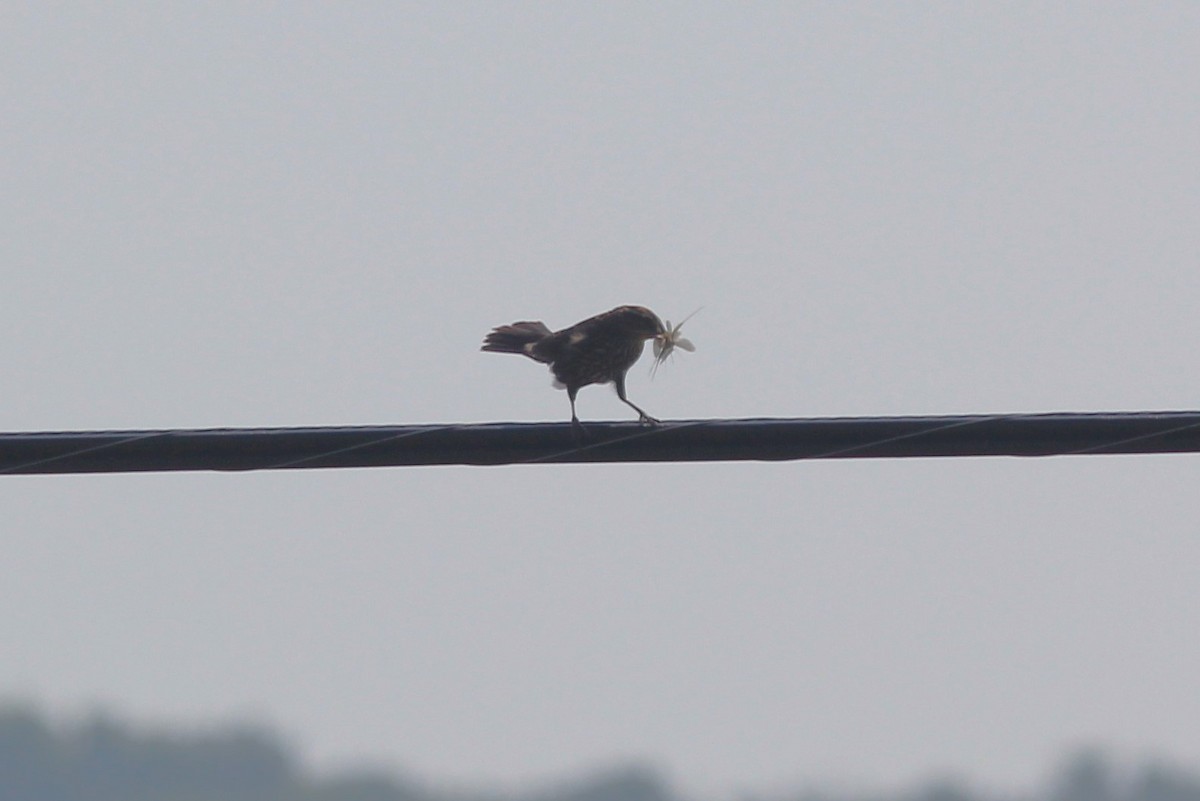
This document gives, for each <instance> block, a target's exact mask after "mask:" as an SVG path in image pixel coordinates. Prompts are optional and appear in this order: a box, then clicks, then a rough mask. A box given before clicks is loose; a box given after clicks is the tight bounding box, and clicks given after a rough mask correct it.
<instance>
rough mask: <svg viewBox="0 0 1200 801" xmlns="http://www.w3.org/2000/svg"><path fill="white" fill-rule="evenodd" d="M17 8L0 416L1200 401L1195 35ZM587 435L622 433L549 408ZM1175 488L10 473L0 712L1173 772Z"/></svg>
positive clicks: (976, 479)
mask: <svg viewBox="0 0 1200 801" xmlns="http://www.w3.org/2000/svg"><path fill="white" fill-rule="evenodd" d="M118 6H119V10H114V7H113V5H112V4H90V3H10V4H8V5H7V6H6V7H5V8H4V9H3V10H2V11H0V65H2V67H3V73H2V74H3V83H4V88H3V109H4V111H3V122H0V165H2V170H3V172H2V180H3V191H2V192H0V203H2V204H3V207H2V208H0V255H2V259H0V265H2V269H3V270H4V282H3V287H4V289H3V292H2V293H0V326H3V332H4V335H3V337H2V338H0V348H2V349H3V350H2V353H0V363H2V364H3V368H2V375H3V379H4V380H3V385H4V387H5V391H4V395H3V399H4V402H3V407H2V409H0V428H3V429H5V430H13V431H29V430H64V429H110V428H154V427H209V426H285V425H334V424H387V423H419V422H470V421H504V420H565V419H567V417H568V415H569V409H568V404H567V398H566V396H565V394H564V393H562V392H557V391H554V390H553V389H551V387H550V381H549V375H548V374H547V373H546V371H545V369H544V368H543V367H541V366H540V365H535V364H533V363H531V362H529V361H528V360H524V359H520V358H517V357H511V356H497V355H494V354H485V353H480V352H479V350H478V348H479V344H480V340H481V339H482V336H483V335H484V334H485V333H486V332H487V330H488V329H489V328H490V327H491V326H493V325H497V324H500V323H506V322H511V321H513V320H521V319H542V320H545V321H546V323H547V324H549V325H550V326H551V327H561V326H565V325H569V324H571V323H574V322H576V321H578V320H580V319H582V318H584V317H587V316H589V315H591V314H594V313H596V312H599V311H603V310H606V309H609V308H611V307H613V306H616V305H618V304H621V303H639V304H644V305H647V306H649V307H651V308H652V309H654V310H656V311H657V312H658V313H659V314H660V315H661V316H663V317H667V318H670V319H672V320H677V319H679V318H680V317H682V316H683V315H685V314H687V313H688V312H691V311H692V310H693V309H695V308H697V307H700V306H703V307H704V310H703V311H702V312H701V313H700V314H699V315H697V316H696V317H695V318H694V319H692V321H691V322H690V323H689V324H688V328H687V329H685V330H686V333H687V334H688V335H689V336H690V338H691V339H692V340H693V341H695V343H696V344H697V346H698V351H697V352H696V353H694V354H682V355H681V356H680V358H678V359H676V360H675V362H674V363H673V364H672V365H669V366H668V367H667V368H666V369H664V370H662V371H660V373H659V375H658V377H657V378H656V380H654V381H653V382H651V381H650V379H649V376H648V374H647V373H648V366H649V358H648V357H646V358H645V359H644V360H643V362H642V363H640V364H639V365H637V366H636V367H635V368H634V369H633V371H632V372H631V374H630V379H629V386H630V396H631V398H632V399H633V400H634V401H635V402H636V403H638V404H639V405H640V406H642V407H644V408H645V409H646V410H647V411H648V412H650V413H651V414H654V415H656V416H659V417H662V418H666V419H670V418H697V417H752V416H785V417H803V416H824V415H868V414H869V415H880V414H882V415H890V414H942V413H981V412H1021V411H1093V410H1105V411H1113V410H1134V409H1189V408H1196V407H1197V406H1198V405H1200V364H1198V363H1197V357H1196V346H1195V341H1196V336H1197V332H1198V328H1200V324H1198V323H1197V306H1198V305H1200V269H1198V266H1200V225H1198V220H1200V144H1198V143H1200V78H1198V77H1197V76H1200V5H1198V4H1196V3H1192V2H1176V3H1138V4H1130V3H1098V2H1087V3H1064V2H1056V3H986V4H983V3H973V4H967V3H952V2H946V3H905V4H896V3H882V2H881V3H850V2H841V3H812V4H800V3H782V4H774V3H772V4H766V3H761V4H742V3H722V4H717V3H660V4H642V3H603V4H601V3H591V4H569V3H557V4H551V3H544V4H542V3H537V4H535V3H471V4H467V3H455V4H446V5H442V4H433V3H429V4H412V5H406V4H396V3H292V4H279V3H245V2H238V3H162V2H153V3H150V2H147V3H132V2H131V3H123V4H118ZM579 413H580V416H581V417H582V418H583V419H584V420H588V419H630V417H631V414H630V411H629V410H628V409H627V408H626V407H624V406H622V405H621V404H620V403H619V402H618V401H617V399H616V398H615V396H614V395H613V393H612V392H611V390H610V389H608V388H589V389H585V390H584V391H583V392H582V393H581V394H580V398H579ZM1198 486H1200V461H1197V459H1195V458H1193V457H1190V456H1163V457H1098V456H1090V457H1076V458H1054V459H1046V460H1016V459H967V460H901V461H866V462H841V463H837V462H821V463H784V464H750V463H744V464H706V465H609V466H558V467H553V466H538V467H520V468H430V469H420V468H413V469H387V470H346V471H303V472H293V473H261V474H244V475H218V474H203V473H192V474H174V475H136V476H83V477H5V478H0V504H2V508H3V509H4V510H5V523H4V526H3V543H4V549H5V559H4V574H5V579H4V581H3V582H0V610H3V611H2V612H0V654H3V656H2V658H0V693H3V694H7V695H10V696H13V697H20V698H33V699H36V700H38V701H40V702H42V703H44V704H45V705H46V706H47V707H48V708H50V709H51V710H53V711H55V712H57V713H61V714H75V713H78V712H80V711H82V710H86V709H87V708H89V706H91V705H93V704H104V705H108V706H110V707H112V708H114V709H117V710H120V711H123V712H128V713H130V714H132V715H134V716H135V717H137V718H138V719H146V720H154V721H181V722H187V723H192V722H197V723H199V722H205V721H214V720H222V719H227V718H247V717H248V718H254V719H262V720H266V721H269V722H272V723H275V724H278V725H279V726H281V727H282V728H283V729H284V730H285V731H287V732H288V733H289V734H290V735H291V736H293V737H294V738H295V740H296V742H297V743H298V744H299V745H300V746H301V747H302V748H303V749H304V751H305V753H307V754H309V755H311V756H312V757H313V758H314V759H317V760H319V761H320V762H321V763H322V764H327V765H328V764H344V763H345V762H347V761H355V760H359V759H373V760H381V761H387V762H391V763H393V764H395V765H398V766H400V767H402V768H405V769H408V770H412V771H415V772H417V773H418V774H419V775H422V776H425V777H428V778H430V779H433V780H439V781H440V780H445V781H454V782H459V781H466V782H475V781H485V780H486V781H503V782H522V781H527V780H534V779H543V778H548V777H556V776H562V775H564V774H566V773H569V772H573V771H576V770H579V769H582V768H585V767H593V766H596V765H599V764H604V763H608V762H612V761H615V760H623V759H626V758H634V757H636V758H646V759H649V760H652V761H653V762H654V763H656V764H660V765H662V766H663V767H665V768H666V769H668V770H669V771H670V773H671V775H672V776H674V777H675V778H676V779H678V781H679V782H680V784H681V785H683V786H684V787H686V788H693V789H696V790H705V791H710V792H714V793H722V792H726V791H729V790H731V789H735V788H763V787H768V786H779V785H786V784H788V783H789V782H793V781H802V780H810V779H811V780H816V781H821V780H829V779H841V778H848V779H854V780H865V781H870V782H880V783H888V784H891V783H895V782H901V781H907V780H910V779H913V778H916V777H919V776H923V775H926V774H928V773H929V772H936V771H939V770H943V769H955V770H959V769H961V770H962V771H965V772H967V773H969V774H970V775H973V776H976V777H979V778H981V779H983V780H987V781H997V782H1017V783H1020V782H1024V781H1026V780H1028V779H1031V778H1032V777H1035V776H1037V775H1038V774H1039V773H1040V772H1041V771H1043V770H1044V769H1045V768H1046V767H1047V762H1048V761H1049V760H1052V759H1053V758H1055V757H1057V756H1058V755H1060V754H1061V752H1062V750H1063V749H1064V748H1067V747H1069V746H1072V745H1075V744H1078V743H1083V742H1088V743H1092V742H1094V743H1102V744H1109V745H1112V746H1114V747H1115V748H1117V749H1120V750H1123V751H1124V752H1126V753H1129V754H1131V755H1140V754H1143V753H1152V752H1153V753H1160V754H1165V755H1167V756H1170V757H1174V758H1177V759H1180V760H1185V761H1189V762H1191V763H1193V764H1195V763H1196V762H1200V740H1197V737H1196V721H1197V720H1200V639H1198V638H1197V636H1196V632H1197V630H1198V628H1200V536H1198V535H1200V523H1198V522H1197V519H1198V514H1197V506H1198V497H1200V493H1198V490H1197V487H1198Z"/></svg>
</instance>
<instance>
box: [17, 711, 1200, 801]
mask: <svg viewBox="0 0 1200 801" xmlns="http://www.w3.org/2000/svg"><path fill="white" fill-rule="evenodd" d="M0 800H2V801H692V800H691V799H687V798H685V797H683V796H681V795H680V794H678V793H677V792H676V791H674V790H673V789H672V788H671V787H670V786H669V784H668V783H667V782H666V781H665V780H664V779H663V778H662V776H661V775H659V774H658V773H657V772H655V771H653V770H651V769H648V768H645V767H640V766H634V767H629V768H624V769H615V770H611V771H607V772H602V773H599V774H595V775H592V776H588V777H583V778H579V779H576V780H574V781H566V782H561V783H558V784H556V785H554V786H553V787H550V788H541V789H533V790H530V791H528V792H526V793H511V792H509V793H500V792H496V793H489V792H487V791H486V790H479V791H462V790H454V791H451V790H445V789H437V788H434V787H432V786H429V785H425V784H421V783H419V782H416V781H413V780H411V779H408V778H405V777H401V776H397V775H393V774H390V773H384V772H379V771H367V770H362V771H358V772H350V773H345V774H341V775H336V776H316V775H314V774H313V773H312V772H311V771H308V770H305V769H304V768H303V766H302V765H300V764H299V760H298V759H297V757H296V756H295V754H294V753H293V752H292V751H291V750H290V749H288V748H287V747H286V746H285V745H284V744H283V742H282V741H281V740H280V738H279V737H278V736H277V735H275V734H273V733H272V732H270V731H268V730H265V729H260V728H249V727H237V726H230V727H226V728H223V729H219V730H210V731H204V732H198V731H162V730H157V731H146V730H139V729H136V728H135V727H133V726H130V725H129V724H127V723H123V722H121V721H119V720H116V719H114V718H112V717H110V716H107V715H93V716H92V717H91V718H90V719H88V720H85V721H82V722H78V723H75V724H71V725H56V724H54V723H52V722H51V721H49V720H48V719H47V718H46V716H44V715H41V714H39V713H38V712H36V711H34V710H31V709H29V708H26V707H20V706H8V707H0ZM733 801H1200V774H1197V773H1195V772H1189V771H1186V770H1183V769H1181V768H1178V767H1173V766H1169V765H1166V764H1161V763H1147V764H1143V765H1140V766H1134V767H1125V768H1118V767H1117V766H1116V765H1115V764H1114V763H1113V762H1112V761H1110V760H1109V759H1107V758H1106V757H1105V756H1104V755H1103V754H1101V753H1100V752H1098V751H1087V752H1082V753H1080V754H1078V755H1076V756H1074V757H1073V758H1071V759H1069V760H1067V761H1066V762H1065V763H1064V764H1063V766H1062V768H1061V769H1060V770H1058V771H1057V772H1056V773H1055V774H1054V775H1053V776H1052V777H1051V779H1050V780H1049V781H1048V782H1047V783H1046V786H1045V787H1043V788H1039V789H1036V790H1032V791H1030V792H1029V793H1028V794H1025V795H1017V796H1014V795H998V794H996V793H989V792H986V791H983V790H978V789H973V788H972V787H971V786H970V785H968V784H967V783H965V782H959V781H944V780H943V781H937V782H932V783H929V784H926V785H923V786H920V787H917V788H915V789H908V790H901V791H896V792H892V793H880V792H875V793H867V794H864V793H852V792H841V793H839V792H834V791H819V790H805V791H797V792H795V793H791V794H780V795H772V796H742V797H740V798H737V799H733Z"/></svg>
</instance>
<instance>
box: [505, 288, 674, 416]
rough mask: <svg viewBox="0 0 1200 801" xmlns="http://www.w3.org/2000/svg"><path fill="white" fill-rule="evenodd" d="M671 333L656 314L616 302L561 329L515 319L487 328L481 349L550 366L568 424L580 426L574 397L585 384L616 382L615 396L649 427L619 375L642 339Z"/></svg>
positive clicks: (636, 354)
mask: <svg viewBox="0 0 1200 801" xmlns="http://www.w3.org/2000/svg"><path fill="white" fill-rule="evenodd" d="M670 335H671V332H670V331H669V330H668V329H667V327H666V326H664V325H663V323H662V321H661V320H659V319H658V315H656V314H655V313H654V312H652V311H650V310H649V309H647V308H645V307H642V306H618V307H617V308H615V309H613V310H612V311H607V312H604V313H603V314H597V315H596V316H595V317H589V318H587V319H586V320H584V321H582V322H579V323H576V324H575V325H573V326H571V327H570V328H564V329H563V330H561V331H551V330H550V329H549V328H547V327H546V324H545V323H542V322H536V323H535V322H520V323H513V324H512V325H502V326H498V327H497V328H494V329H492V332H491V333H490V334H488V335H487V338H486V339H484V341H483V347H482V348H481V350H486V351H491V352H493V353H520V354H523V355H525V356H528V357H529V358H531V359H533V360H534V361H538V362H542V363H543V364H548V365H550V372H552V373H553V374H554V385H555V386H556V387H558V388H559V389H566V390H567V397H568V398H570V399H571V423H572V424H573V425H574V426H576V428H580V427H581V426H580V423H579V417H578V416H577V415H576V414H575V396H576V395H577V394H578V393H579V390H580V389H581V388H583V387H586V386H587V385H588V384H607V383H609V382H610V381H611V382H612V383H613V384H614V385H616V389H617V397H618V398H620V399H621V400H622V402H624V403H625V404H627V405H628V406H630V407H632V408H633V410H634V411H636V412H637V413H638V420H639V422H642V423H647V424H650V425H654V424H656V423H657V422H658V421H657V420H655V419H654V418H653V417H651V416H650V415H648V414H646V413H645V412H644V411H642V410H641V409H640V408H638V407H637V406H636V405H635V404H634V403H633V402H632V401H630V400H629V398H627V397H625V373H626V372H627V371H628V370H629V368H630V367H632V366H633V363H634V362H636V361H637V360H638V357H639V356H641V355H642V349H643V347H644V346H645V344H646V340H648V339H655V340H660V339H662V338H664V337H669V336H670Z"/></svg>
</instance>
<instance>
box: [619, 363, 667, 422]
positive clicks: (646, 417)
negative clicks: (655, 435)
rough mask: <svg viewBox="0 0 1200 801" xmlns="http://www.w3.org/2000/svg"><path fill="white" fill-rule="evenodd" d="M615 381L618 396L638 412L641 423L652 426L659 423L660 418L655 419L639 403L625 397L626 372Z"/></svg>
mask: <svg viewBox="0 0 1200 801" xmlns="http://www.w3.org/2000/svg"><path fill="white" fill-rule="evenodd" d="M613 383H614V384H616V387H617V397H618V398H620V399H621V402H622V403H624V404H625V405H626V406H629V407H630V408H632V409H633V410H634V411H635V412H637V413H638V422H639V423H644V424H645V425H650V426H656V425H658V420H655V419H654V418H653V417H651V416H650V415H648V414H646V413H645V412H644V411H642V410H641V408H639V407H638V405H637V404H636V403H634V402H633V401H631V400H630V399H629V398H627V397H625V374H624V373H622V374H621V375H619V376H617V378H616V380H615V381H613Z"/></svg>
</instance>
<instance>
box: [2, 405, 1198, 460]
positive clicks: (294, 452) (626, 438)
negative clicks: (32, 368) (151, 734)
mask: <svg viewBox="0 0 1200 801" xmlns="http://www.w3.org/2000/svg"><path fill="white" fill-rule="evenodd" d="M1198 451H1200V412H1117V413H1088V414H1078V413H1054V414H1014V415H958V416H947V417H869V418H810V419H752V420H686V421H669V422H665V423H663V424H662V425H660V426H656V427H647V426H640V425H638V424H636V423H587V424H586V425H585V434H584V437H583V438H582V439H581V438H580V437H579V436H578V435H577V433H576V432H574V431H573V430H572V428H571V425H570V424H569V423H485V424H451V425H402V426H355V427H333V428H263V429H168V430H160V431H68V432H50V433H11V434H0V473H8V474H32V473H123V472H147V471H175V470H294V469H306V468H345V467H389V466H405V465H406V466H415V465H507V464H563V463H588V462H591V463H595V462H703V461H742V460H753V461H782V460H791V459H885V458H905V457H947V456H1054V455H1070V454H1075V455H1085V454H1092V455H1094V454H1130V453H1185V452H1187V453H1194V452H1198Z"/></svg>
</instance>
